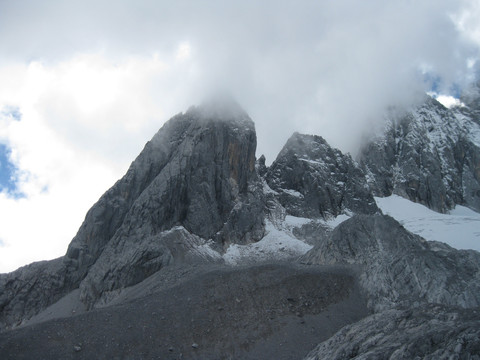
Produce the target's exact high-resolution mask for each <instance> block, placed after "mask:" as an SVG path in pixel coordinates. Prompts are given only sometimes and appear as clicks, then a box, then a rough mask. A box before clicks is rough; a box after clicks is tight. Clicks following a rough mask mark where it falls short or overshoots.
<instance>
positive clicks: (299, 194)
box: [265, 133, 378, 218]
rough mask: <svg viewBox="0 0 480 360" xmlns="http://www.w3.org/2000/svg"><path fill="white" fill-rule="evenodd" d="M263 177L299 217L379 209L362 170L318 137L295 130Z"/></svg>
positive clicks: (288, 209)
mask: <svg viewBox="0 0 480 360" xmlns="http://www.w3.org/2000/svg"><path fill="white" fill-rule="evenodd" d="M265 179H266V181H267V183H268V185H269V186H270V188H271V189H272V190H274V191H276V192H277V193H278V194H279V195H278V198H279V201H280V203H281V204H282V206H284V207H285V209H286V210H287V212H288V213H289V214H291V215H294V216H299V217H323V218H328V217H331V216H337V215H339V214H341V213H343V212H345V211H351V212H355V213H360V214H373V213H375V212H377V211H378V208H377V205H376V204H375V201H374V199H373V197H372V194H371V192H370V189H369V187H368V185H367V182H366V180H365V175H364V173H363V171H362V170H361V169H360V168H359V167H358V165H357V164H356V163H355V162H354V161H353V160H352V158H351V157H350V155H344V154H342V153H341V152H340V151H339V150H337V149H334V148H332V147H330V145H328V143H327V142H326V141H325V140H324V139H323V138H321V137H319V136H314V135H301V134H298V133H295V134H294V135H293V136H292V137H291V138H290V139H289V140H288V141H287V143H286V145H285V146H284V147H283V149H282V151H281V152H280V154H279V155H278V156H277V159H276V160H275V161H274V162H273V164H272V166H271V167H270V168H269V169H268V172H267V174H266V176H265Z"/></svg>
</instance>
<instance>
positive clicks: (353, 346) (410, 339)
mask: <svg viewBox="0 0 480 360" xmlns="http://www.w3.org/2000/svg"><path fill="white" fill-rule="evenodd" d="M479 339H480V311H476V310H475V311H471V310H461V309H458V308H451V307H445V306H441V305H426V306H422V307H418V308H414V309H410V310H388V311H384V312H382V313H379V314H374V315H372V316H369V317H368V318H365V319H363V320H361V321H359V322H358V323H355V324H352V325H347V326H345V327H344V328H343V329H342V330H340V331H339V332H337V333H336V334H335V335H334V336H332V337H331V338H330V339H328V340H327V341H325V342H323V343H321V344H319V345H318V346H317V347H316V348H315V349H314V350H312V351H311V352H310V354H308V355H307V356H306V357H305V360H320V359H331V360H343V359H372V360H375V359H379V360H380V359H391V360H394V359H395V360H396V359H429V360H437V359H476V358H478V354H480V340H479Z"/></svg>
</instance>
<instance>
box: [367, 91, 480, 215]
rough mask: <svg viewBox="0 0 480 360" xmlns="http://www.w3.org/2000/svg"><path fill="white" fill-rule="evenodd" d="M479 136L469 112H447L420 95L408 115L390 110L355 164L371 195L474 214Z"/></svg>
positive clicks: (479, 189) (479, 180)
mask: <svg viewBox="0 0 480 360" xmlns="http://www.w3.org/2000/svg"><path fill="white" fill-rule="evenodd" d="M472 102H473V101H472ZM477 102H478V99H477ZM473 103H474V102H473ZM479 134H480V125H479V122H478V120H475V117H474V115H473V112H472V111H470V109H469V108H458V107H457V108H453V109H447V108H445V107H444V106H443V105H442V104H440V103H439V102H438V101H436V100H434V99H432V98H431V97H427V96H425V101H424V102H423V103H422V104H421V105H420V106H418V107H416V108H414V109H412V110H410V111H407V112H395V111H392V112H391V113H390V115H389V116H387V119H386V125H385V131H384V133H383V134H381V135H379V136H377V137H376V138H374V139H373V140H371V141H369V142H368V143H367V144H366V145H365V146H364V147H363V149H362V151H361V153H360V155H359V158H358V161H359V163H360V164H361V166H362V168H363V169H364V171H365V173H366V175H367V179H368V181H369V185H370V187H371V188H372V190H373V192H374V194H375V195H377V196H389V195H391V194H392V193H394V194H397V195H400V196H403V197H405V198H407V199H410V200H412V201H415V202H419V203H421V204H424V205H426V206H428V207H429V208H431V209H433V210H435V211H439V212H446V211H447V210H449V209H451V208H453V207H454V206H455V205H456V204H459V205H466V206H468V207H470V208H472V209H474V210H477V211H479V210H480V155H479V154H480V135H479Z"/></svg>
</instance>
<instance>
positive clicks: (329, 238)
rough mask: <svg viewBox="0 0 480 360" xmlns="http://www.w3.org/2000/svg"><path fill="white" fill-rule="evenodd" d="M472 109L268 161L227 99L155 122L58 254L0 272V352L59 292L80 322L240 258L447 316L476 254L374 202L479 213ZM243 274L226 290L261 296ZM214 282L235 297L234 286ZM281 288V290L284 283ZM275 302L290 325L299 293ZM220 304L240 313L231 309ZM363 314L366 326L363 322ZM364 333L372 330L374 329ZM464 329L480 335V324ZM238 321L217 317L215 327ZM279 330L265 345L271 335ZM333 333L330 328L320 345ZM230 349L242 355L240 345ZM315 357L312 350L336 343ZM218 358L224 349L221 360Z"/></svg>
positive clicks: (429, 111) (292, 143) (407, 120)
mask: <svg viewBox="0 0 480 360" xmlns="http://www.w3.org/2000/svg"><path fill="white" fill-rule="evenodd" d="M475 116H476V115H475V112H474V111H470V110H469V108H461V109H453V110H448V109H446V108H444V107H443V106H442V105H440V104H439V103H437V102H436V101H434V100H430V99H427V100H426V102H425V103H424V104H421V105H420V106H419V107H417V108H416V109H413V110H411V111H410V112H407V113H406V115H405V114H404V115H403V117H401V118H388V119H387V128H386V131H385V132H384V134H382V135H380V136H379V137H377V138H375V139H373V140H371V142H370V143H369V145H367V146H365V147H364V149H363V151H362V152H361V155H360V158H359V161H358V162H357V161H355V160H353V159H352V157H351V156H350V155H348V154H347V155H345V154H343V153H342V152H341V151H339V150H337V149H334V148H332V147H330V145H329V144H328V143H327V142H326V141H325V140H324V139H323V138H321V137H320V136H316V135H302V134H299V133H295V134H293V135H292V137H291V138H290V139H289V140H288V141H287V143H286V145H285V146H284V148H283V149H282V150H281V151H280V153H279V155H278V156H277V158H276V160H275V161H274V162H273V163H272V165H271V166H269V167H267V166H266V165H265V158H264V157H260V158H259V159H258V160H257V159H255V150H256V134H255V127H254V123H253V121H252V120H251V119H250V117H249V116H248V114H246V112H245V111H243V110H242V109H241V107H240V106H239V105H238V104H237V103H235V102H233V101H232V100H222V101H220V102H210V103H206V104H204V105H202V106H199V107H191V108H190V109H189V110H188V111H187V112H185V113H180V114H178V115H176V116H174V117H173V118H172V119H171V120H169V121H168V122H167V123H165V124H164V126H163V127H162V128H161V129H160V130H159V131H158V132H157V134H155V136H154V137H153V138H152V140H151V141H149V142H148V143H147V144H146V145H145V147H144V149H143V150H142V152H141V153H140V154H139V156H138V157H137V158H136V159H135V160H134V161H133V162H132V165H131V166H130V168H129V169H128V171H127V173H126V174H125V175H124V176H123V177H122V178H121V179H120V180H119V181H117V182H116V183H115V184H114V185H113V186H112V188H110V189H109V190H108V191H107V192H106V193H105V194H104V195H103V196H102V197H101V198H100V199H99V201H98V202H97V203H96V204H95V205H94V206H93V207H92V208H91V209H90V210H89V212H88V213H87V215H86V218H85V221H84V222H83V223H82V225H81V227H80V229H79V231H78V233H77V235H76V236H75V237H74V239H73V240H72V242H71V243H70V245H69V247H68V250H67V253H66V255H65V256H64V257H62V258H59V259H56V260H52V261H49V262H40V263H34V264H31V265H28V266H26V267H23V268H20V269H18V270H17V271H15V272H12V273H9V274H0V289H2V291H1V292H0V327H1V328H2V329H3V332H1V333H0V343H1V341H3V344H9V345H8V346H7V345H5V346H6V348H5V349H10V350H11V349H12V348H11V346H15V344H16V341H13V340H11V339H12V337H15V336H20V337H21V336H23V335H21V334H25V333H27V332H28V331H27V330H22V329H18V330H9V329H12V328H16V327H19V326H21V325H26V328H29V329H30V326H34V325H28V319H30V318H32V317H33V316H35V315H36V316H37V318H42V316H44V318H46V319H52V316H51V315H48V314H46V313H45V311H47V310H45V309H47V307H49V306H51V305H54V304H55V303H57V302H58V301H59V300H61V299H64V300H63V301H67V300H66V299H67V298H68V299H70V300H69V301H73V300H74V301H75V303H76V304H77V305H76V306H77V307H75V309H77V308H81V307H84V308H85V311H87V314H88V311H97V310H98V311H100V310H99V309H107V310H105V311H108V309H109V306H113V304H117V305H118V304H122V301H123V300H121V299H122V296H124V294H127V293H131V291H130V292H129V290H128V289H133V288H136V289H140V288H144V289H147V288H149V289H151V290H149V291H152V292H153V293H155V291H156V290H154V289H155V288H157V285H155V279H157V280H156V281H165V278H162V277H161V276H160V275H161V274H169V273H170V272H172V274H175V275H174V276H173V278H175V279H176V280H175V281H177V282H181V278H182V274H184V273H185V272H188V270H187V269H189V268H191V267H193V268H200V267H202V266H206V267H207V268H209V267H212V266H221V267H223V266H226V265H225V264H237V265H238V266H244V268H242V269H243V270H241V271H245V272H247V273H248V271H250V270H249V269H251V267H252V266H253V267H255V266H259V265H258V264H260V269H262V270H259V272H258V276H264V272H268V271H269V270H268V267H261V264H263V263H265V262H268V261H276V260H277V261H278V260H279V259H282V261H287V262H293V263H298V262H299V261H300V262H303V263H305V264H310V265H308V266H309V267H307V268H304V270H305V269H316V268H319V267H320V268H324V267H325V266H330V267H331V266H338V267H335V268H332V269H334V270H332V272H330V273H328V274H326V273H325V274H324V275H322V276H323V277H322V279H323V280H320V279H319V280H318V281H330V280H328V279H330V278H335V277H336V276H340V275H341V274H342V273H343V272H342V271H343V270H341V268H347V269H349V270H348V271H350V272H352V274H354V277H353V278H352V279H354V280H352V281H353V282H351V283H350V284H351V285H349V286H350V287H349V288H348V291H347V292H346V293H348V294H351V292H352V291H356V290H354V289H356V288H357V287H358V288H359V289H360V292H361V296H362V298H364V300H365V303H366V304H368V309H369V310H368V311H370V312H374V313H376V314H382V313H385V314H386V315H388V316H389V317H390V318H393V317H396V316H403V315H398V314H404V313H398V312H395V313H388V311H391V310H392V309H393V310H402V311H403V310H405V309H410V308H419V309H420V308H421V307H422V306H424V307H425V309H426V310H425V311H426V312H428V311H430V310H428V306H429V305H431V304H432V303H439V304H443V305H444V306H449V308H448V309H449V310H448V309H447V308H446V307H445V308H441V307H439V308H437V309H436V310H435V315H434V316H437V315H438V316H441V313H442V312H444V311H456V310H451V309H453V308H458V309H461V308H470V309H474V308H477V307H478V306H479V305H480V303H479V302H480V288H479V287H478V286H477V285H476V284H477V283H478V280H479V278H480V254H479V253H478V252H476V251H458V250H455V249H452V248H450V247H449V246H447V245H442V244H439V243H429V242H427V241H425V240H424V239H422V238H421V237H419V236H417V235H413V234H411V233H410V232H408V231H407V230H405V229H404V228H403V227H402V226H401V224H399V223H398V222H397V221H396V220H395V219H393V218H391V217H389V216H386V215H383V214H382V213H381V211H380V209H379V208H378V207H377V205H376V202H375V200H374V197H373V196H374V195H376V196H378V195H383V196H386V195H390V194H392V193H395V194H399V195H401V196H404V197H406V198H409V199H411V200H414V201H417V202H419V203H424V204H426V205H427V206H429V207H431V208H433V209H435V210H437V211H442V212H445V211H447V210H448V209H450V208H452V207H453V206H454V205H455V204H463V205H467V206H470V207H471V208H474V209H475V208H476V206H477V193H476V191H477V187H479V189H480V185H479V184H480V181H479V180H480V151H479V147H478V146H477V142H476V141H477V138H476V137H475V136H476V131H477V130H478V129H477V127H479V121H478V119H477V118H476V117H475ZM442 119H443V120H442ZM442 121H443V122H442ZM445 121H446V122H447V125H445V124H444V122H445ZM465 129H467V130H468V129H470V130H472V131H471V132H465V131H466V130H465ZM428 134H430V135H428ZM432 134H433V135H432ZM472 134H473V135H472ZM479 134H480V132H479ZM434 135H435V136H434ZM478 141H479V142H480V137H479V139H478ZM387 150H388V151H387ZM478 195H479V196H480V192H479V193H478ZM479 204H480V203H479ZM477 211H478V209H477ZM345 219H348V220H346V221H342V220H345ZM299 244H303V245H302V246H299ZM267 250H268V251H267ZM302 253H303V254H302ZM299 255H303V256H301V257H300V258H298V256H299ZM279 266H280V268H283V267H284V266H285V265H279ZM226 268H228V266H227V267H226ZM302 269H303V268H302ZM304 270H302V271H301V272H300V273H299V275H298V276H299V278H298V279H299V280H297V281H298V282H299V284H300V285H301V284H302V282H303V281H304V282H305V286H307V285H306V284H307V283H308V284H310V283H309V282H308V281H309V280H307V279H308V277H309V275H308V273H309V271H310V270H305V271H304ZM222 271H223V270H222ZM226 271H227V272H228V270H226ZM281 271H283V270H281ZM312 271H313V270H312ZM159 274H160V275H159ZM199 274H200V275H199V276H200V277H199V279H200V280H199V281H203V280H201V279H202V277H201V276H203V275H201V274H204V275H205V276H207V275H206V274H207V273H202V272H200V273H199ZM241 278H242V279H243V281H245V284H244V285H242V284H241V283H239V284H234V286H240V287H242V286H245V287H249V286H253V288H255V285H252V284H250V282H251V281H253V283H255V279H249V278H248V277H245V276H243V275H242V276H241ZM161 279H163V280H161ZM302 279H303V280H302ZM172 281H173V280H172ZM271 281H273V278H272V279H271ZM147 284H149V285H147ZM272 284H273V282H272ZM332 284H334V283H332ZM264 285H265V286H267V288H268V284H264ZM262 286H263V285H262ZM272 286H273V285H272ZM308 286H312V284H310V285H308ZM332 286H333V287H332V288H331V289H330V290H328V291H327V292H326V295H324V296H326V301H327V302H328V301H333V302H332V303H331V306H333V307H335V306H336V304H337V303H336V300H333V299H335V294H336V292H337V291H340V288H338V287H337V284H334V285H332ZM338 286H340V285H338ZM222 289H224V290H222V291H230V290H229V287H228V286H224V285H222ZM182 291H183V290H182ZM258 291H260V290H258ZM262 291H263V290H262ZM275 291H278V292H279V293H278V294H283V293H282V291H283V290H282V288H281V287H279V288H275ZM292 291H293V290H292ZM295 291H303V290H301V287H300V288H295ZM312 291H313V290H312ZM254 293H255V291H254V292H253V293H252V294H254ZM217 295H218V296H221V297H223V296H224V294H223V293H222V294H220V293H218V294H217ZM162 296H163V295H162ZM165 296H166V295H165ZM252 296H254V295H252ZM273 296H274V297H276V296H279V295H273ZM280 296H285V299H286V300H285V302H284V303H283V305H282V306H287V307H286V308H284V310H282V311H281V312H280V314H279V315H278V316H279V318H278V319H280V320H281V319H287V318H288V319H291V318H290V316H292V315H295V311H294V310H293V309H295V306H294V305H295V304H294V303H291V301H290V300H288V299H289V298H290V299H296V296H297V295H295V296H293V295H292V296H290V295H288V294H283V295H280ZM322 296H323V295H322ZM225 299H226V298H225ZM328 299H331V300H328ZM260 300H261V299H258V301H260ZM225 301H227V300H225ZM228 301H229V300H228ZM232 301H235V299H232ZM295 301H297V300H295ZM305 301H306V303H310V302H311V301H313V300H309V301H307V300H305ZM362 301H363V300H362ZM79 305H81V306H80V307H78V306H79ZM69 306H72V307H71V310H72V311H73V310H74V307H73V305H69ZM219 306H220V307H222V306H221V305H219ZM228 306H229V307H231V309H232V311H236V310H235V309H236V307H235V303H233V304H230V303H228ZM305 306H307V307H308V306H309V305H305ZM329 306H330V305H329ZM419 306H420V307H419ZM452 307H453V308H452ZM50 308H51V307H50ZM287 308H288V309H290V310H288V311H286V310H285V309H287ZM282 309H283V308H282ZM322 309H323V310H322ZM322 309H321V311H320V310H319V311H320V312H319V313H318V314H315V316H314V318H315V319H317V320H315V321H319V320H318V319H320V318H322V319H324V320H322V321H325V318H323V317H322V316H323V315H322V311H323V312H328V311H330V310H328V307H327V308H322ZM42 311H43V312H42ZM131 311H134V310H133V309H132V310H131ZM177 311H180V309H177ZM262 311H263V310H262ZM269 311H274V310H269ZM362 311H363V310H362ZM368 311H367V312H362V314H363V315H362V317H366V316H369V313H368ZM415 311H416V310H415ZM418 311H420V312H421V311H422V310H418ZM459 311H460V310H459ZM102 314H103V313H102ZM299 314H300V315H302V313H301V312H299ZM392 314H393V315H392ZM439 314H440V315H439ZM62 316H64V315H62ZM102 316H103V315H102ZM235 316H238V317H241V316H244V315H240V313H238V314H237V315H235V314H233V317H234V318H235ZM272 316H273V315H272ZM276 316H277V315H275V316H274V317H273V318H275V319H277V317H276ZM318 316H319V317H318ZM392 316H393V317H392ZM432 316H433V315H432ZM54 317H55V315H53V318H54ZM299 317H301V316H299ZM273 318H272V319H273ZM312 319H313V318H312ZM184 320H185V319H183V320H182V321H184ZM358 320H360V319H359V318H356V319H355V320H353V319H350V320H348V321H349V322H347V323H344V324H342V326H343V325H346V324H348V323H350V322H351V321H358ZM50 321H53V320H50ZM62 321H63V320H62ZM65 321H67V322H68V319H67V320H65ZM262 321H263V320H262ZM285 321H286V320H285ZM288 321H290V320H288ZM288 321H287V322H288ZM49 324H51V323H49ZM262 324H263V323H262ZM300 324H303V323H302V322H300ZM358 324H359V325H358V326H360V327H361V326H364V330H365V332H366V333H371V331H372V330H371V328H369V326H370V325H371V322H369V321H367V320H366V321H365V322H361V321H360V322H359V323H358ZM362 324H364V325H362ZM473 324H474V325H472V326H476V325H479V326H480V322H478V321H477V320H475V321H474V322H473ZM45 326H47V325H45ZM48 326H50V325H48ZM75 326H77V325H75ZM181 326H187V325H181ZM232 326H234V325H233V323H226V324H225V327H226V328H225V331H228V329H229V328H232ZM262 326H263V325H262ZM278 326H279V327H278V328H276V329H277V330H272V331H273V332H272V333H269V334H270V335H269V336H276V335H274V334H277V333H276V332H275V331H280V330H278V329H281V326H280V325H278ZM292 326H293V325H292ZM295 326H296V325H295ZM187 328H188V326H187ZM291 329H293V328H291ZM337 330H339V329H338V328H335V327H333V328H331V332H329V334H330V335H329V336H332V335H333V333H334V332H335V331H337ZM155 331H156V330H155ZM292 331H293V330H292ZM295 331H297V330H295ZM289 334H290V335H291V336H293V335H292V334H293V333H292V332H289ZM118 336H120V335H118ZM375 336H381V335H375ZM385 336H388V335H385ZM459 336H460V335H459ZM462 336H463V335H462ZM2 339H3V340H2ZM9 339H10V340H9ZM272 339H273V338H272ZM319 339H320V338H319ZM332 339H338V338H333V337H332ZM405 339H406V340H405V341H410V340H409V339H410V338H405ZM92 341H93V340H92ZM175 341H179V339H177V340H175ZM229 341H230V342H231V346H232V347H233V348H235V349H237V345H238V344H235V343H234V339H230V340H229ZM251 341H253V343H256V344H260V343H262V342H261V341H260V340H259V339H251ZM322 341H323V340H322ZM332 341H333V340H332ZM335 341H337V340H335ZM262 344H263V343H262ZM317 344H318V342H317V343H316V344H310V345H308V346H310V347H309V348H302V349H298V354H302V355H301V356H302V357H303V356H305V355H306V354H307V352H308V351H310V350H312V349H313V348H314V346H316V345H317ZM197 345H198V344H197ZM52 346H53V345H52ZM75 346H77V345H75ZM202 346H205V347H206V348H209V346H215V344H203V345H202ZM258 346H260V345H258ZM262 346H267V345H262ZM269 346H273V345H272V344H270V345H269ZM305 346H307V344H305ZM194 348H195V347H194ZM5 349H4V351H7V350H5ZM249 349H252V347H251V346H247V347H245V348H242V350H238V349H237V350H236V351H237V352H238V353H237V355H238V354H240V355H239V356H240V358H242V357H245V358H248V354H249V351H250V350H249ZM292 349H294V348H292ZM322 349H323V350H322ZM412 349H413V350H412V351H420V350H421V349H420V348H419V347H414V348H412ZM465 349H466V348H465ZM10 350H9V351H10ZM164 350H165V349H163V350H162V351H164ZM307 350H308V351H307ZM11 351H13V350H11ZM52 351H53V350H52ZM55 351H57V350H55ZM58 351H60V350H58ZM205 351H207V350H205ZM208 351H210V350H208ZM316 351H317V353H316V354H315V356H320V357H321V355H319V354H321V352H322V351H324V352H325V354H326V353H327V351H330V350H328V348H325V347H319V348H318V349H317V350H316ZM465 351H466V350H465ZM468 351H470V350H468ZM472 351H473V350H472ZM1 353H2V350H0V354H1ZM84 353H85V354H87V352H86V351H85V352H84ZM228 353H229V350H228V347H227V348H225V349H223V350H221V351H220V352H219V353H218V354H217V355H218V356H220V357H222V358H227V356H228ZM9 354H14V352H9ZM58 354H59V353H58ZM190 354H191V356H194V355H192V354H194V353H190ZM85 356H86V355H85ZM105 356H107V355H105ZM298 356H300V355H298ZM27 357H28V356H27Z"/></svg>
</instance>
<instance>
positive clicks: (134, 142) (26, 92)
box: [0, 54, 190, 272]
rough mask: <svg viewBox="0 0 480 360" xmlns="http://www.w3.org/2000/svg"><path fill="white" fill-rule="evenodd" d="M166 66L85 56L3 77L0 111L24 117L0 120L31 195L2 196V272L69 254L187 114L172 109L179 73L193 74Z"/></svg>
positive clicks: (21, 182)
mask: <svg viewBox="0 0 480 360" xmlns="http://www.w3.org/2000/svg"><path fill="white" fill-rule="evenodd" d="M161 58H162V57H161V56H160V55H159V54H154V55H152V56H151V57H129V58H128V59H127V60H125V61H123V62H121V63H116V62H115V63H114V62H111V61H109V60H108V59H106V58H105V57H103V56H102V55H99V54H87V55H81V56H75V57H73V58H72V59H70V60H68V61H62V62H60V63H58V64H55V65H45V64H43V63H41V62H38V61H33V62H31V63H29V64H27V65H25V66H19V65H14V66H7V67H2V68H0V77H1V78H2V79H3V80H4V82H6V83H7V84H12V86H0V105H3V104H8V105H12V104H13V105H15V106H18V108H19V109H20V110H21V112H22V119H21V121H16V120H15V119H13V118H11V117H6V116H3V117H2V118H1V119H0V120H1V121H0V141H1V142H3V143H7V144H8V146H9V147H10V148H11V149H12V161H13V162H14V164H15V165H16V166H17V167H18V169H19V175H20V176H19V178H18V179H17V180H18V182H17V187H18V190H19V192H20V193H23V194H24V195H25V197H24V198H21V199H18V198H12V197H11V196H10V195H9V194H8V193H6V192H3V193H0V219H2V226H0V239H2V243H3V244H2V246H1V247H0V272H5V271H11V270H14V269H15V268H17V267H18V266H20V265H21V264H25V263H28V262H32V261H34V260H41V259H51V258H54V257H58V256H61V255H63V254H64V253H65V251H66V246H67V245H68V243H69V241H70V240H71V239H72V237H73V236H74V235H75V232H76V230H77V229H78V227H79V226H80V224H81V221H82V220H83V218H84V216H85V214H86V212H87V210H88V209H89V208H90V207H91V206H92V204H93V203H94V202H95V201H96V200H97V199H98V198H99V196H100V195H101V194H102V193H103V192H104V191H106V189H108V188H109V187H110V186H111V185H112V184H113V183H114V182H115V181H116V180H117V179H118V178H119V177H120V176H121V175H122V174H123V173H124V172H125V171H126V169H127V167H128V165H129V163H130V162H131V161H132V160H133V159H134V158H135V156H136V155H137V154H138V152H139V151H140V150H141V148H142V147H143V145H144V143H145V142H146V141H147V140H149V139H150V137H151V136H152V135H153V134H154V133H155V132H156V131H157V129H158V128H159V127H160V126H161V125H162V123H163V122H164V121H165V120H166V119H167V117H168V116H170V115H171V114H173V113H175V112H178V111H180V110H181V109H183V107H184V106H186V104H181V101H180V102H178V101H176V102H173V101H170V100H171V97H172V96H174V95H175V93H177V92H180V91H183V90H182V89H181V87H182V86H185V85H188V84H189V82H190V80H189V78H188V76H189V75H188V73H189V72H188V71H181V70H183V69H186V70H188V68H189V66H190V65H189V64H183V65H182V66H184V67H183V68H180V69H179V68H175V67H176V66H177V64H175V56H171V57H170V58H169V57H168V56H165V59H166V60H165V61H162V60H161ZM182 74H187V76H184V75H182ZM179 76H180V77H181V79H179V78H178V77H179ZM158 83H162V87H160V88H159V87H158ZM164 86H165V87H164ZM184 91H185V92H186V93H188V90H187V89H185V90H184ZM179 105H180V106H182V107H180V108H177V107H178V106H179ZM0 107H1V106H0Z"/></svg>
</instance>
